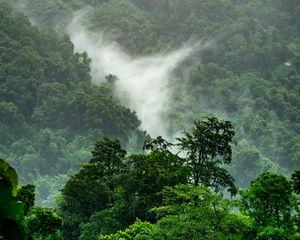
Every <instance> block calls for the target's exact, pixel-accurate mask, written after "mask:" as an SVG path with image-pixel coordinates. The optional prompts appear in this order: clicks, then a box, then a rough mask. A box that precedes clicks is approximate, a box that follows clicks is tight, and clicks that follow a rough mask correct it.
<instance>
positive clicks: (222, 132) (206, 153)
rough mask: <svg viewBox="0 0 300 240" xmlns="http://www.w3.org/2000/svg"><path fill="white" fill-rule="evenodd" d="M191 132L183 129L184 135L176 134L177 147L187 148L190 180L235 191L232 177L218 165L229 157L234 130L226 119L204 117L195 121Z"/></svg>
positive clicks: (216, 188) (218, 188)
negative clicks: (178, 136)
mask: <svg viewBox="0 0 300 240" xmlns="http://www.w3.org/2000/svg"><path fill="white" fill-rule="evenodd" d="M194 123H195V127H194V128H193V132H192V134H190V133H188V132H187V131H184V132H183V134H184V137H181V138H176V139H177V140H178V141H179V143H178V144H177V146H179V148H180V150H183V151H185V152H186V155H187V156H186V158H185V160H186V165H187V166H189V167H190V171H191V176H192V181H193V184H194V185H195V186H199V185H200V184H202V185H204V186H207V187H211V188H213V189H214V190H215V191H216V192H220V191H221V190H223V189H224V188H226V187H229V189H228V191H229V192H230V193H231V195H235V194H236V193H237V188H236V186H235V185H234V179H233V177H232V176H231V175H230V174H229V173H228V172H227V170H225V169H224V168H221V167H220V166H219V165H221V164H229V163H230V162H231V160H232V151H231V143H232V142H233V136H234V134H235V132H234V127H233V126H232V124H231V123H230V122H229V121H224V120H218V119H217V118H215V117H207V118H206V120H203V121H198V122H194Z"/></svg>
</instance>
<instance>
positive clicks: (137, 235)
mask: <svg viewBox="0 0 300 240" xmlns="http://www.w3.org/2000/svg"><path fill="white" fill-rule="evenodd" d="M153 229H154V225H153V224H151V223H149V222H142V221H141V220H140V219H137V220H136V221H135V222H134V224H132V225H130V226H129V227H128V228H127V229H125V230H124V231H118V232H117V233H116V234H111V235H100V237H99V239H100V240H119V239H122V240H127V239H153V238H150V237H149V234H150V233H151V232H152V231H153Z"/></svg>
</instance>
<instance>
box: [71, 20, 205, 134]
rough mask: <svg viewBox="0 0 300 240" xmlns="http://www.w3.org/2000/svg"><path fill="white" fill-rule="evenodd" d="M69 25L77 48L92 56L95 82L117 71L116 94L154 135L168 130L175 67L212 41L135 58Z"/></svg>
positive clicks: (101, 80) (187, 44)
mask: <svg viewBox="0 0 300 240" xmlns="http://www.w3.org/2000/svg"><path fill="white" fill-rule="evenodd" d="M71 26H72V27H69V28H68V34H69V35H70V37H71V39H72V41H73V43H74V45H75V51H77V52H83V51H86V52H87V53H88V55H89V57H90V58H92V63H91V68H92V79H93V83H96V84H100V83H101V82H103V81H105V76H107V75H109V74H113V75H116V76H117V77H118V78H119V81H117V82H116V85H115V93H114V94H115V97H116V98H117V99H118V100H119V101H120V103H121V104H122V105H124V106H126V107H128V108H130V109H131V110H135V111H136V112H137V116H138V118H139V119H140V120H141V121H142V125H141V128H142V129H143V130H147V132H148V133H149V134H150V135H151V136H152V137H156V136H158V135H161V136H163V137H165V138H168V137H171V136H167V134H166V130H165V129H166V123H165V120H164V119H165V118H164V117H163V116H165V115H166V113H167V112H168V105H169V104H168V102H169V100H168V96H169V94H170V90H169V88H168V85H170V84H172V74H171V73H172V70H173V69H174V68H176V66H178V64H180V63H181V62H182V61H183V60H185V59H186V58H187V57H189V56H191V55H192V54H194V53H195V52H199V51H201V49H203V48H206V47H208V46H209V44H201V43H193V44H191V43H186V44H185V45H183V46H182V47H181V48H179V49H176V50H173V51H170V52H168V53H160V54H154V55H151V56H144V57H137V58H133V57H131V56H129V55H128V54H126V53H125V52H124V51H123V50H122V49H121V48H120V47H119V46H117V45H116V44H114V43H107V42H105V41H104V40H103V38H101V34H99V35H98V36H99V38H98V39H97V40H96V41H95V40H92V39H91V38H90V37H89V35H88V34H87V33H86V32H85V31H84V30H83V28H80V27H78V26H77V28H76V27H75V26H76V25H74V23H73V24H72V25H71Z"/></svg>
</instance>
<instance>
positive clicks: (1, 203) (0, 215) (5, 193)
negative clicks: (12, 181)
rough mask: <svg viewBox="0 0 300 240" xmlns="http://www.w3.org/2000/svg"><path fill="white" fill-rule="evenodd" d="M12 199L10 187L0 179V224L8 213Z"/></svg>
mask: <svg viewBox="0 0 300 240" xmlns="http://www.w3.org/2000/svg"><path fill="white" fill-rule="evenodd" d="M11 200H12V194H11V188H10V187H9V186H7V184H6V182H5V181H4V180H2V179H0V224H1V223H2V222H3V221H4V219H5V218H7V215H8V214H9V211H10V207H11V204H9V203H10V202H11Z"/></svg>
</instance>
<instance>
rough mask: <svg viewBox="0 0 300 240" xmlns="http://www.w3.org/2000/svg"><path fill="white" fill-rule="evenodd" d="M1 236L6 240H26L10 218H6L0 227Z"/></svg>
mask: <svg viewBox="0 0 300 240" xmlns="http://www.w3.org/2000/svg"><path fill="white" fill-rule="evenodd" d="M0 236H2V237H4V238H5V239H6V240H23V239H25V238H24V236H23V233H22V232H21V230H20V228H19V225H18V224H17V223H16V222H15V221H14V220H12V219H10V218H6V219H5V220H4V221H3V222H2V224H1V225H0Z"/></svg>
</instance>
